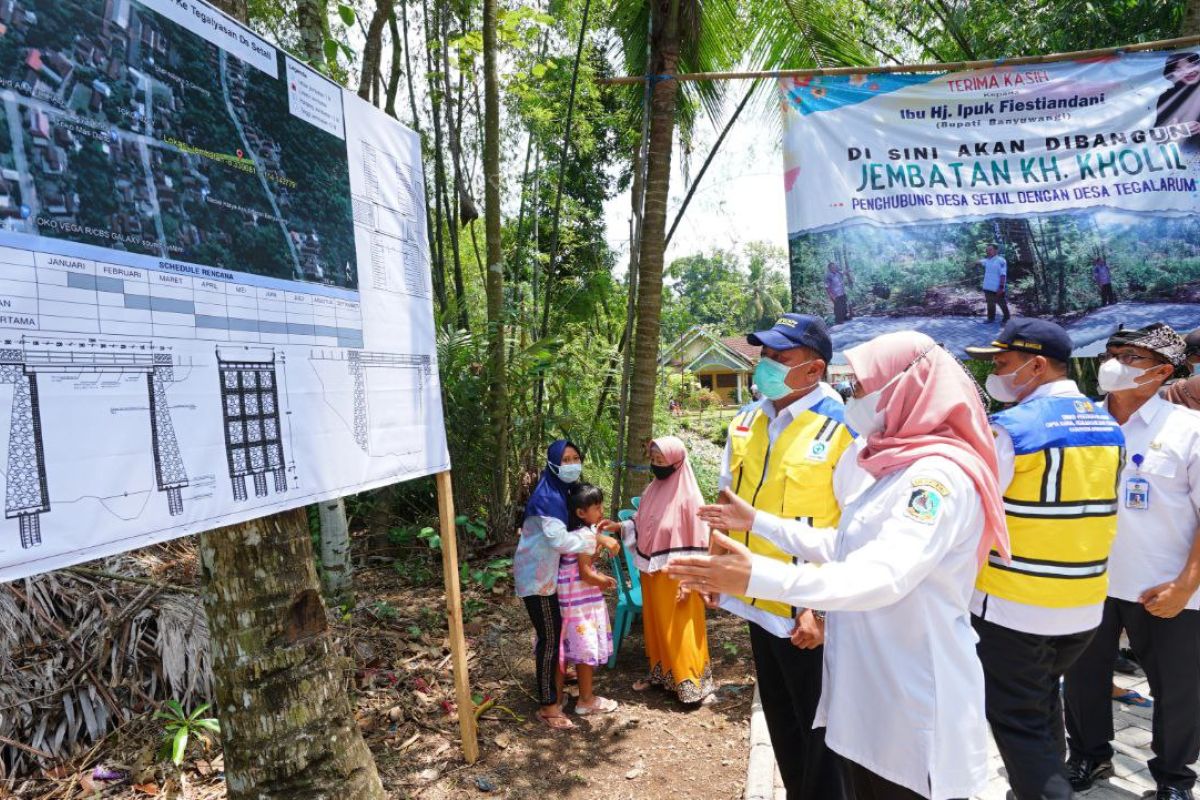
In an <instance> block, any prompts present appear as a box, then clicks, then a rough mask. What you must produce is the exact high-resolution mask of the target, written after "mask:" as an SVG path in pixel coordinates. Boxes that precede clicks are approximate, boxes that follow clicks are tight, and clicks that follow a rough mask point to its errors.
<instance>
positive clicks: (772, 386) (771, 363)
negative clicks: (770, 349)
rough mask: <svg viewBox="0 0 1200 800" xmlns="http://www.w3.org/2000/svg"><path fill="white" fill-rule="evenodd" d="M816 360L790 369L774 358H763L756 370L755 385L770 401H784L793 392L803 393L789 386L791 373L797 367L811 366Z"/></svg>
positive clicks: (810, 360)
mask: <svg viewBox="0 0 1200 800" xmlns="http://www.w3.org/2000/svg"><path fill="white" fill-rule="evenodd" d="M814 360H815V359H809V360H808V361H805V362H804V363H803V364H797V365H796V366H795V367H789V366H787V365H785V364H780V363H779V362H778V361H776V360H774V359H772V358H762V359H760V360H759V362H758V366H756V367H755V368H754V384H755V385H756V386H758V390H759V391H760V392H762V394H763V396H764V397H766V398H767V399H768V400H779V399H782V398H784V397H787V396H788V395H789V394H792V393H793V392H798V391H801V390H800V389H793V388H792V387H791V386H788V385H787V376H788V375H789V374H790V373H791V371H792V370H794V369H796V367H803V366H804V364H811V363H812V362H813V361H814ZM814 385H815V384H814ZM809 388H812V387H809Z"/></svg>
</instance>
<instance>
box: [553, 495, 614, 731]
mask: <svg viewBox="0 0 1200 800" xmlns="http://www.w3.org/2000/svg"><path fill="white" fill-rule="evenodd" d="M603 517H604V492H602V491H601V490H600V489H599V487H596V486H593V485H592V484H590V483H581V484H578V485H576V486H573V487H571V490H570V494H568V495H567V518H568V519H569V520H570V522H569V523H568V530H574V531H575V532H576V533H577V534H583V535H585V536H590V537H591V539H592V541H593V542H594V541H595V537H596V527H595V526H596V525H597V524H598V523H599V522H600V521H601V519H603ZM592 552H595V548H594V547H593V548H592V549H591V550H589V551H588V552H587V553H581V554H578V555H564V556H563V557H562V558H561V559H560V560H559V564H558V605H559V608H560V609H561V611H562V645H561V647H560V648H559V653H561V656H560V658H561V660H562V669H563V670H565V669H566V665H567V664H574V665H575V669H576V672H577V673H578V675H579V700H578V702H576V704H575V713H576V714H580V715H587V714H606V713H609V712H611V711H616V709H617V702H616V701H615V700H610V699H608V698H607V697H600V696H598V695H596V694H595V693H594V692H593V691H592V678H593V675H594V673H595V669H596V667H598V666H600V665H601V664H606V663H608V659H609V656H611V655H612V629H611V628H610V627H609V624H608V606H607V605H606V604H605V602H604V592H605V590H608V589H612V588H614V587H615V586H616V585H617V582H616V581H615V580H613V579H612V578H610V577H609V576H607V575H601V574H600V573H598V572H596V570H595V568H594V567H593V566H592V556H591V555H590V553H592Z"/></svg>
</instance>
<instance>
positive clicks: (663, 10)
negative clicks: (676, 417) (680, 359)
mask: <svg viewBox="0 0 1200 800" xmlns="http://www.w3.org/2000/svg"><path fill="white" fill-rule="evenodd" d="M679 2H680V0H654V4H653V8H652V14H653V16H654V25H653V32H652V34H651V50H650V69H649V74H650V75H673V74H674V73H675V68H676V65H677V63H678V61H679ZM678 89H679V84H678V83H677V82H676V81H674V80H670V79H668V80H659V81H656V82H655V84H654V88H653V92H652V94H651V97H650V143H649V148H648V149H647V153H646V159H647V163H646V199H645V215H644V218H643V223H642V241H641V248H640V255H639V257H638V297H637V329H636V330H637V334H636V337H635V339H634V348H633V371H632V375H631V379H630V387H629V424H628V428H627V430H626V435H625V461H626V462H627V463H630V464H637V465H644V464H646V449H645V444H646V441H647V440H648V439H649V438H650V436H651V432H652V426H653V422H654V390H655V383H656V379H657V374H658V337H659V328H660V322H661V320H660V315H661V312H662V273H663V255H664V253H665V251H666V233H667V230H666V228H667V198H668V194H669V192H670V188H671V143H672V140H673V139H674V136H675V106H676V100H677V98H678ZM647 480H648V470H646V469H631V470H628V471H627V472H626V473H625V492H624V495H625V497H632V496H633V495H636V494H639V493H640V492H641V490H642V488H643V487H644V486H645V485H646V482H647Z"/></svg>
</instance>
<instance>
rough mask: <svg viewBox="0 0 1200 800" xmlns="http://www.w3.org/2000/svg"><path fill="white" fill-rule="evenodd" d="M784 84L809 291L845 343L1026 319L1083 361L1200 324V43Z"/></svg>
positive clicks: (788, 171)
mask: <svg viewBox="0 0 1200 800" xmlns="http://www.w3.org/2000/svg"><path fill="white" fill-rule="evenodd" d="M780 89H781V93H782V99H783V105H784V109H785V111H784V114H785V118H786V123H785V143H784V161H785V166H784V170H785V172H784V184H785V190H786V195H787V218H788V241H789V253H790V263H791V277H792V295H793V302H794V304H795V305H796V307H797V308H798V309H800V310H802V311H807V312H810V313H816V314H821V315H824V316H825V317H826V318H827V319H828V320H829V321H830V322H831V323H834V330H833V332H834V341H835V346H836V347H837V348H838V349H839V350H841V349H844V348H846V347H849V346H852V345H854V344H857V343H859V342H861V341H864V340H866V339H868V338H871V337H872V336H875V335H878V334H879V333H883V332H886V331H890V330H903V329H916V330H924V331H926V332H927V333H929V334H930V335H932V336H933V337H934V338H935V339H937V340H939V341H941V342H944V343H946V344H947V345H948V346H951V347H952V348H961V347H962V346H965V345H968V344H972V343H976V342H978V341H985V340H987V339H988V337H989V336H991V335H993V334H994V332H995V331H996V330H997V329H998V326H999V324H1000V323H1001V321H1002V320H1003V319H1004V318H1005V317H1006V316H1007V315H1009V314H1012V315H1022V316H1042V317H1050V318H1055V319H1058V320H1059V321H1060V322H1062V323H1063V324H1064V325H1066V326H1067V328H1068V330H1070V331H1071V334H1072V337H1073V338H1074V340H1075V344H1076V347H1077V349H1076V355H1088V354H1092V353H1095V352H1097V351H1098V350H1099V349H1101V348H1102V346H1103V340H1104V339H1105V338H1106V337H1107V336H1108V334H1109V333H1111V331H1113V330H1115V329H1116V328H1117V326H1118V325H1119V324H1121V323H1124V324H1125V325H1132V326H1138V325H1142V324H1146V323H1148V322H1152V321H1157V320H1162V321H1165V322H1167V323H1169V324H1171V325H1173V326H1175V327H1176V328H1178V329H1181V330H1189V329H1191V328H1194V327H1197V326H1198V325H1200V305H1197V302H1198V301H1200V220H1198V219H1197V217H1196V212H1197V210H1198V209H1200V193H1198V186H1197V180H1198V178H1200V54H1197V53H1196V52H1192V51H1172V52H1155V53H1130V54H1123V55H1119V56H1112V57H1106V58H1099V59H1091V60H1086V61H1067V62H1059V63H1053V64H1046V65H1025V66H1006V65H1000V66H996V67H993V68H990V69H985V70H978V71H974V72H957V73H937V74H934V73H925V74H902V75H901V74H897V75H882V74H881V75H856V76H844V77H843V76H839V77H817V78H811V79H784V80H782V81H781V83H780ZM989 321H992V322H993V327H986V325H987V323H988V322H989ZM981 322H982V323H983V324H980V323H981Z"/></svg>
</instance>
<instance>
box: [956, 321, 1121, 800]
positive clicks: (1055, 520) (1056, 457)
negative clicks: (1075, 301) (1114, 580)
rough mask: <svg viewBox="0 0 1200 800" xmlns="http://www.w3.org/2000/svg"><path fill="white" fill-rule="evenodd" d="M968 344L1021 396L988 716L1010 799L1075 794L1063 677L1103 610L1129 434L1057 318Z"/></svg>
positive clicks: (989, 576)
mask: <svg viewBox="0 0 1200 800" xmlns="http://www.w3.org/2000/svg"><path fill="white" fill-rule="evenodd" d="M967 353H968V354H970V355H971V356H973V357H975V358H980V359H989V360H991V361H992V363H993V367H994V369H993V372H992V374H991V375H989V376H988V378H987V384H986V387H987V391H988V394H990V395H991V396H992V397H993V398H995V399H996V400H998V401H999V402H1001V403H1015V404H1016V405H1014V406H1012V407H1011V408H1009V409H1007V410H1005V411H1001V412H1000V413H998V414H993V415H992V418H991V422H992V429H993V431H994V432H995V434H996V456H997V462H998V465H999V476H1000V481H999V482H1000V487H1001V490H1002V491H1003V494H1004V507H1005V514H1006V518H1007V524H1008V535H1009V541H1010V546H1011V548H1012V558H1011V559H1007V560H1006V559H1003V558H1001V556H1000V555H999V554H998V553H996V552H992V553H991V554H990V555H989V556H988V560H987V563H985V564H984V566H983V569H982V570H981V571H980V573H979V578H978V580H977V581H976V588H975V593H974V596H973V597H972V600H971V621H972V624H973V625H974V626H975V630H976V632H977V633H978V634H979V645H978V651H979V660H980V662H982V664H983V672H984V704H985V709H986V712H987V719H988V723H989V724H990V725H991V728H992V735H993V736H994V738H995V740H996V746H997V748H998V749H999V750H1000V756H1001V758H1003V759H1004V766H1005V769H1006V770H1007V772H1008V782H1009V785H1011V786H1012V792H1011V794H1010V797H1015V798H1016V800H1060V799H1061V800H1069V798H1071V797H1073V796H1074V795H1073V791H1072V789H1071V784H1070V781H1069V778H1068V775H1067V770H1066V767H1065V765H1064V761H1065V758H1066V744H1065V741H1064V732H1063V717H1062V702H1061V700H1060V697H1059V690H1058V687H1059V682H1060V680H1061V679H1062V676H1063V673H1064V672H1066V670H1067V669H1068V668H1069V667H1070V666H1071V664H1072V663H1074V661H1075V660H1076V659H1077V658H1078V657H1079V656H1080V654H1081V653H1083V651H1084V649H1085V648H1086V647H1087V644H1088V642H1089V641H1091V639H1092V635H1093V634H1094V633H1095V631H1096V628H1097V627H1098V626H1099V625H1100V619H1101V617H1102V616H1103V613H1104V598H1105V596H1106V594H1107V588H1108V576H1107V572H1106V562H1107V559H1108V553H1109V549H1110V548H1111V546H1112V541H1113V537H1114V535H1115V534H1116V526H1117V518H1116V514H1117V509H1116V502H1115V498H1114V497H1113V487H1114V486H1115V485H1116V482H1117V475H1118V473H1119V471H1120V468H1121V458H1122V447H1123V445H1124V437H1123V436H1122V434H1121V430H1120V428H1119V427H1118V425H1117V422H1116V420H1114V419H1113V418H1112V417H1111V416H1109V415H1108V413H1107V412H1105V411H1104V410H1103V409H1102V408H1099V407H1097V406H1096V405H1095V404H1094V403H1092V401H1091V400H1089V399H1088V398H1086V397H1084V396H1083V394H1081V393H1080V391H1079V388H1078V387H1077V386H1076V385H1075V382H1074V381H1073V380H1070V379H1069V378H1068V377H1067V363H1068V361H1069V359H1070V357H1071V338H1070V336H1068V335H1067V332H1066V331H1065V330H1063V329H1062V328H1061V327H1059V326H1058V325H1056V324H1054V323H1053V322H1049V321H1046V320H1040V319H1022V318H1019V317H1018V318H1014V319H1013V320H1012V321H1010V322H1009V323H1008V324H1007V325H1005V326H1004V329H1003V330H1002V331H1001V332H1000V335H999V336H997V337H996V339H995V341H993V342H992V343H991V344H990V345H983V346H978V347H968V348H967Z"/></svg>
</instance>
